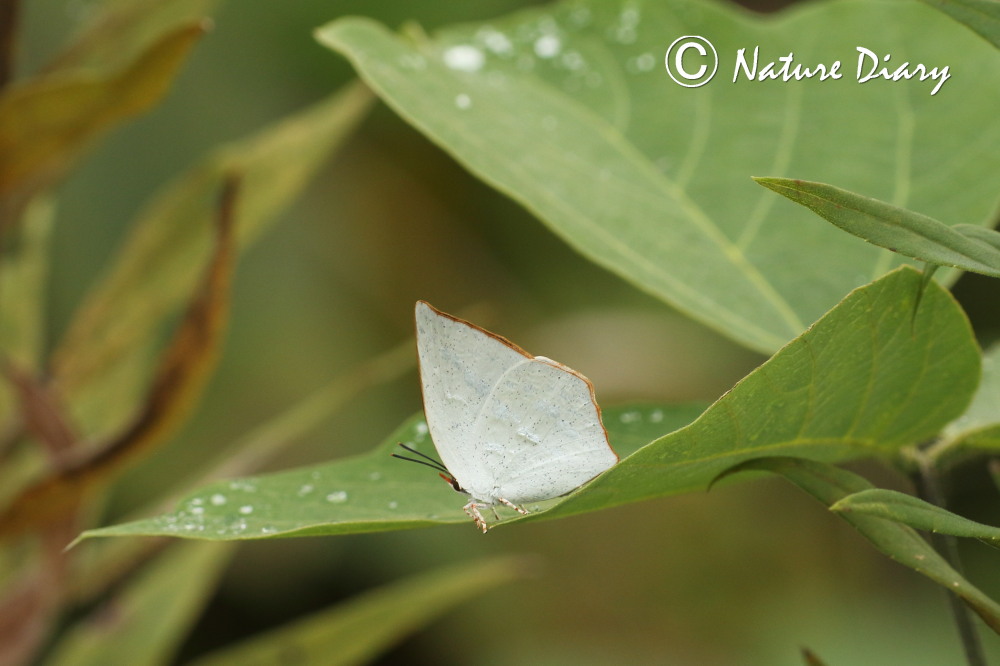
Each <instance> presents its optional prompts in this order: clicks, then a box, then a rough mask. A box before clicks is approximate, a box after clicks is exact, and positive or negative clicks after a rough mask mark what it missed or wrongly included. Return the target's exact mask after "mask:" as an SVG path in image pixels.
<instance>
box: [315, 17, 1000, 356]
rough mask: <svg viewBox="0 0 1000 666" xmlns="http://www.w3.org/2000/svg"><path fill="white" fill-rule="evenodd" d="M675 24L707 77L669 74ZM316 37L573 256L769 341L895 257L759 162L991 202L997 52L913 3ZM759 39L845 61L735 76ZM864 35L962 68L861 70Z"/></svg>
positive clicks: (893, 50) (975, 205)
mask: <svg viewBox="0 0 1000 666" xmlns="http://www.w3.org/2000/svg"><path fill="white" fill-rule="evenodd" d="M887 26H891V29H887ZM681 35H703V36H707V37H708V38H710V39H711V40H712V43H713V45H714V48H715V50H716V51H717V53H718V57H719V71H718V74H717V76H716V78H715V79H714V80H713V81H711V82H710V83H709V84H708V85H705V86H703V87H700V88H682V87H680V86H678V85H675V84H674V83H673V82H672V81H671V79H670V77H669V76H668V75H667V72H666V71H665V69H664V52H665V49H666V47H667V46H668V45H669V44H670V41H671V40H672V39H675V38H676V37H679V36H681ZM928 35H933V39H928V37H927V36H928ZM317 36H318V38H319V40H320V41H321V42H322V43H323V44H325V45H327V46H329V47H330V48H332V49H334V50H336V51H338V52H339V53H341V54H343V55H344V56H345V57H347V58H348V59H349V60H350V61H351V63H352V64H353V65H354V67H355V69H356V70H357V71H358V73H359V75H360V76H361V77H362V78H363V79H364V80H365V81H366V82H367V83H368V84H369V85H370V86H371V87H372V89H373V90H375V92H376V93H377V94H378V95H379V96H380V97H381V98H382V99H383V100H385V102H386V103H387V104H388V105H389V106H390V107H392V108H393V109H394V110H395V111H396V112H397V113H399V115H400V116H401V117H402V118H403V119H404V120H406V121H407V122H409V123H411V124H412V125H413V126H414V127H416V128H417V129H418V130H419V131H421V132H423V133H424V134H425V135H427V136H428V138H430V139H431V140H432V141H434V142H436V143H437V144H438V145H440V146H441V147H442V148H443V149H444V150H445V151H447V152H448V153H449V154H451V155H453V156H454V157H455V158H456V159H457V160H458V161H459V162H461V163H462V164H463V165H464V166H465V167H466V168H467V169H468V170H469V171H470V172H472V173H473V174H475V175H476V176H478V177H479V178H481V179H483V180H484V181H485V182H486V183H488V184H490V185H491V186H493V187H495V188H497V189H498V190H499V191H501V192H503V193H504V194H506V195H508V196H510V197H511V198H513V199H514V200H516V201H517V202H519V203H520V204H522V205H523V206H524V207H525V208H527V209H528V210H529V211H531V212H532V213H534V214H535V215H537V216H538V217H539V219H540V220H541V221H542V222H544V223H545V224H547V225H548V226H549V227H550V228H551V229H552V230H553V231H554V232H555V233H557V234H558V235H560V236H561V237H562V238H563V239H564V240H565V241H566V242H567V243H569V244H570V245H571V246H572V247H574V248H575V249H576V250H578V251H579V252H580V253H581V254H583V255H584V256H586V257H587V258H589V259H590V260H592V261H594V262H595V263H597V264H599V265H601V266H604V267H605V268H607V269H609V270H611V271H613V272H615V273H617V274H619V275H621V276H622V277H624V278H625V279H627V280H629V281H631V282H632V283H633V284H635V285H636V286H637V287H639V288H641V289H643V290H645V291H648V292H649V293H651V294H653V295H655V296H657V297H659V298H661V299H663V300H665V301H667V302H669V303H671V304H672V305H674V306H675V307H677V308H678V309H680V310H681V311H683V312H685V313H687V314H688V315H690V316H692V317H694V318H697V319H699V320H700V321H702V322H704V323H705V324H707V325H708V326H711V327H713V328H715V329H717V330H719V331H720V332H721V333H722V334H724V335H727V336H729V337H730V338H732V339H734V340H736V341H737V342H739V343H741V344H744V345H747V346H749V347H751V348H754V349H757V350H760V351H763V352H765V353H773V352H774V351H775V350H777V349H778V348H779V347H780V346H781V345H782V344H784V343H785V342H786V341H788V340H789V339H791V338H792V337H794V336H795V335H798V334H799V333H800V332H801V331H802V330H803V329H804V328H805V327H806V326H807V325H808V324H809V323H810V322H812V321H815V320H816V319H817V318H819V317H820V316H821V315H822V314H823V313H824V312H826V311H827V310H829V309H830V308H831V307H833V306H834V305H835V304H836V303H837V301H839V300H840V298H842V297H843V295H844V294H845V293H847V292H849V291H850V290H851V289H853V288H855V287H858V286H861V285H862V284H864V283H866V282H868V281H869V280H872V279H875V278H876V277H878V276H880V275H883V274H884V273H885V272H887V271H888V270H891V269H892V268H893V266H895V265H898V264H901V263H905V262H906V260H905V259H904V258H903V257H899V256H896V255H893V254H891V253H888V252H884V251H882V250H879V249H877V248H874V247H869V246H865V245H863V244H860V243H856V242H855V241H854V239H852V238H850V237H848V236H847V235H845V234H841V233H838V232H837V230H836V229H833V228H832V227H828V226H827V225H822V224H814V223H810V221H809V217H808V216H807V215H805V214H804V211H801V210H797V209H796V208H795V207H792V206H787V205H784V204H782V203H781V202H780V201H778V200H777V199H776V198H775V197H771V196H769V195H768V194H766V193H764V192H761V191H759V190H757V188H755V187H754V185H753V183H752V182H751V181H750V179H749V176H750V175H751V174H754V173H771V174H775V175H778V176H785V175H790V174H803V175H808V177H809V178H810V179H812V180H821V181H826V182H836V183H839V184H841V185H842V186H844V187H846V188H850V189H855V190H858V191H860V190H862V188H863V189H864V191H866V192H870V193H871V194H872V195H874V196H877V197H880V198H882V199H884V200H886V201H891V202H893V203H894V204H896V205H899V206H906V207H909V208H912V209H914V210H922V211H925V212H926V213H927V214H928V215H931V216H934V217H936V218H938V219H945V220H962V221H967V222H979V221H982V222H983V223H985V222H986V220H988V219H990V216H991V215H992V214H993V213H994V211H995V210H996V208H997V204H998V201H1000V197H998V191H997V188H996V183H995V178H994V177H993V174H995V173H997V172H998V171H1000V151H996V150H994V149H993V147H994V146H995V145H996V144H997V140H998V138H1000V115H998V114H997V113H996V102H995V99H994V98H993V97H992V96H991V95H990V94H989V91H988V87H984V86H983V85H982V83H981V82H982V81H984V80H989V78H990V77H993V78H996V76H997V75H1000V61H998V59H997V58H996V52H995V51H994V50H993V49H992V48H990V47H989V46H988V45H987V44H984V43H982V41H981V40H979V39H977V38H975V37H973V36H972V35H970V34H968V31H967V30H965V29H964V28H963V27H962V26H959V25H957V24H955V23H954V22H953V21H950V20H949V19H947V17H944V16H941V15H940V13H938V12H935V11H933V10H931V9H929V8H927V7H924V6H921V5H920V4H919V3H911V2H874V1H873V2H863V3H862V2H850V1H830V2H820V3H806V4H805V5H803V6H801V7H799V8H796V9H793V10H790V11H786V12H781V13H777V14H773V15H768V16H767V17H764V18H760V17H757V16H753V15H748V14H746V13H744V12H741V11H739V10H738V8H736V7H735V6H732V5H729V4H723V3H706V2H702V1H700V0H673V1H672V2H669V3H656V2H648V1H647V2H644V1H641V0H638V1H636V2H629V3H628V4H626V5H622V4H620V3H613V2H603V1H601V0H572V1H566V2H555V3H551V4H548V5H546V6H544V7H539V8H535V9H532V10H529V11H522V12H517V13H515V14H512V15H510V16H506V17H500V18H497V19H494V20H491V21H488V22H485V23H479V24H466V25H461V26H456V27H452V28H448V29H445V30H442V31H441V32H439V33H436V34H435V35H433V36H432V37H431V38H426V37H423V36H421V35H419V34H418V33H417V31H410V33H409V34H407V35H404V36H400V35H395V34H392V33H390V32H389V31H388V30H386V29H385V28H384V27H382V26H379V25H378V24H376V23H374V22H372V21H370V20H367V19H361V18H347V19H341V20H338V21H335V22H333V23H330V24H328V25H326V26H323V27H322V28H320V29H319V31H318V32H317ZM754 45H760V46H759V48H760V54H759V60H760V68H761V69H763V68H764V67H765V63H768V64H769V63H771V62H772V61H775V60H776V58H778V57H785V56H787V54H788V53H790V52H794V54H795V62H796V63H801V64H802V65H803V66H812V65H814V64H815V63H832V62H835V61H842V62H843V65H844V74H845V75H844V76H843V77H842V79H840V80H828V81H820V80H818V78H813V79H807V80H801V81H793V82H783V81H757V80H754V81H747V80H746V78H745V77H742V76H741V77H740V80H739V81H737V82H736V83H733V81H732V79H733V70H734V68H735V66H734V62H735V60H736V53H737V52H738V50H739V49H747V52H746V55H747V58H748V59H752V58H753V54H752V52H753V48H754ZM859 45H868V46H869V47H871V48H875V49H877V50H878V55H879V56H882V55H889V54H891V55H892V56H893V58H898V57H901V56H899V54H906V59H907V60H908V61H911V62H913V63H916V62H920V63H924V64H925V65H926V66H928V67H943V66H948V67H949V68H950V70H951V71H952V72H954V74H953V75H952V76H951V78H950V79H948V80H947V81H946V82H945V83H944V84H943V86H942V87H941V88H940V89H939V90H938V91H937V93H936V94H934V95H933V96H932V95H931V91H932V90H933V88H934V82H932V81H929V80H925V81H923V82H921V83H919V84H917V83H916V78H914V79H912V80H910V81H908V82H906V83H904V82H901V81H896V82H892V81H870V82H868V83H865V84H863V85H862V84H859V83H858V82H857V80H856V76H854V71H855V70H856V63H857V61H858V58H859V53H858V50H857V47H858V46H859ZM892 62H895V60H893V61H892ZM779 65H780V63H779ZM758 71H759V70H758ZM958 72H977V75H976V76H973V77H967V78H966V77H960V76H959V75H958ZM748 110H752V112H750V113H748ZM942 164H946V165H947V169H948V177H947V178H942V177H941V175H940V174H941V165H942ZM955 182H961V183H962V184H963V186H962V187H960V188H955V187H953V186H951V185H950V184H951V183H955ZM946 277H947V279H950V280H953V279H955V277H956V272H955V271H950V272H949V274H948V275H947V276H946Z"/></svg>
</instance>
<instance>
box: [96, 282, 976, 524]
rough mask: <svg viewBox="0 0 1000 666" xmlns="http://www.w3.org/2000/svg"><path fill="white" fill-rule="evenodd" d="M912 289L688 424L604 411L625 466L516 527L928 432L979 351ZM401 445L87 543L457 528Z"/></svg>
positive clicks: (450, 510) (455, 503)
mask: <svg viewBox="0 0 1000 666" xmlns="http://www.w3.org/2000/svg"><path fill="white" fill-rule="evenodd" d="M920 280H921V278H920V274H919V273H918V272H917V271H915V270H913V269H910V268H903V269H899V270H897V271H894V272H893V273H891V274H889V275H887V276H886V277H884V278H882V279H881V280H879V281H877V282H875V283H873V284H871V285H869V286H867V287H864V288H862V289H858V290H857V291H855V292H854V293H853V294H851V295H850V296H848V298H847V299H845V300H844V302H843V303H841V304H840V305H839V306H837V307H836V308H834V309H833V310H831V311H830V313H829V314H827V316H825V317H824V318H823V319H821V320H820V321H819V322H817V323H816V324H815V325H814V326H813V327H812V328H810V329H809V330H808V331H807V332H806V333H804V334H802V335H801V336H800V337H799V338H798V339H796V340H794V341H792V342H791V343H789V344H788V345H787V346H786V347H785V348H784V349H782V350H781V351H780V352H778V354H776V355H775V356H774V357H773V358H772V359H770V360H769V361H768V362H767V363H765V364H764V365H763V366H761V367H760V368H758V369H757V370H756V371H754V372H753V373H751V374H750V375H749V376H747V377H746V378H745V379H744V380H743V381H741V382H740V383H739V384H738V385H737V386H736V387H735V388H733V389H732V390H731V391H730V392H729V393H727V394H726V395H724V396H723V397H722V398H720V399H719V401H718V402H716V403H715V404H714V405H712V407H711V408H709V409H708V410H707V411H705V412H704V413H703V414H702V415H701V416H700V417H698V418H697V420H694V419H695V416H697V414H698V410H697V409H692V408H686V409H679V408H664V407H645V408H641V407H625V408H614V409H607V410H605V411H604V424H605V427H606V428H607V430H608V435H609V437H610V438H611V444H612V446H613V447H614V449H615V451H616V452H617V453H618V454H619V456H620V457H621V458H622V460H621V462H619V463H618V464H617V465H615V466H614V467H612V468H611V469H610V470H608V471H607V472H605V473H604V474H602V475H601V476H598V477H597V478H596V479H594V480H593V481H591V482H590V483H588V484H585V485H584V486H583V487H581V488H580V489H578V490H576V491H574V492H573V493H570V494H569V495H568V496H566V497H563V498H557V499H554V500H549V501H547V502H544V503H538V504H537V505H534V504H530V505H529V506H528V507H527V508H528V509H530V510H531V511H532V512H533V513H532V514H531V515H528V516H525V517H523V518H516V519H515V520H535V519H538V518H551V517H556V516H566V515H571V514H575V513H581V512H585V511H595V510H598V509H602V508H607V507H611V506H616V505H619V504H624V503H627V502H636V501H640V500H643V499H649V498H653V497H660V496H664V495H670V494H676V493H681V492H688V491H691V490H695V489H704V488H705V487H707V486H708V484H709V483H710V482H711V481H712V479H713V478H715V476H716V475H717V474H719V473H720V472H721V471H722V470H724V469H726V468H728V467H731V466H732V465H735V464H737V463H739V462H740V461H742V460H747V459H750V458H756V457H760V456H762V455H788V454H794V455H797V456H806V457H816V458H821V459H840V458H848V457H852V456H853V457H857V456H861V455H871V454H878V453H890V452H892V451H894V450H895V449H896V448H898V447H900V446H903V445H907V444H910V443H913V442H916V441H921V440H924V439H926V438H928V437H930V436H932V435H934V434H936V433H937V432H938V431H939V430H940V429H941V427H943V426H944V424H946V423H947V422H948V421H950V420H951V419H953V418H954V417H955V416H956V415H957V414H960V413H961V412H962V411H963V410H964V409H965V407H966V406H967V404H968V402H969V399H970V397H971V396H972V393H973V391H974V390H975V385H976V377H977V376H978V368H979V353H978V350H977V347H976V344H975V341H974V339H973V337H972V332H971V330H970V328H969V324H968V321H967V320H966V319H965V317H964V315H963V313H962V311H961V310H960V309H959V307H958V306H957V304H956V303H955V302H954V300H952V298H951V296H950V294H948V292H946V291H945V290H944V289H942V288H941V287H940V286H938V285H936V284H933V283H932V284H931V285H928V287H927V289H926V291H925V292H924V296H923V298H922V300H921V302H920V307H919V310H917V312H916V315H915V316H914V312H913V308H914V307H916V303H915V301H916V298H917V295H918V293H919V287H920ZM692 420H694V422H693V423H691V421H692ZM688 423H691V424H690V425H687V424H688ZM682 426H687V427H682ZM665 433H670V434H666V435H665ZM657 438H658V439H657ZM397 442H405V443H407V444H408V445H410V446H415V447H417V448H418V449H421V450H423V451H424V452H426V453H433V449H432V448H431V447H432V443H431V442H430V439H429V437H428V435H427V427H426V425H425V424H424V422H423V420H422V419H420V418H418V417H415V418H414V419H412V420H411V421H410V422H409V423H407V424H405V425H404V426H403V427H402V428H401V429H400V430H398V431H397V432H396V433H394V434H393V435H392V436H391V437H390V438H389V439H388V440H386V441H385V442H384V443H383V445H382V446H381V447H380V448H379V449H377V450H376V451H374V452H373V453H370V454H367V455H364V456H360V457H357V458H351V459H347V460H342V461H334V462H331V463H328V464H325V465H318V466H316V467H311V468H303V469H298V470H291V471H288V472H282V473H279V474H274V475H266V476H261V477H257V478H249V479H242V480H235V481H230V482H224V483H218V484H213V485H209V486H207V487H205V488H202V489H201V490H200V491H199V492H197V493H194V494H192V495H189V496H188V497H187V498H186V499H185V500H184V501H182V502H181V503H180V505H179V506H178V509H177V510H176V511H174V512H173V513H170V514H166V515H162V516H159V517H157V518H153V519H150V520H145V521H138V522H134V523H127V524H124V525H118V526H114V527H106V528H102V529H98V530H90V531H88V532H86V533H84V535H83V536H84V537H90V536H112V535H127V534H158V535H173V536H184V537H192V538H204V539H240V538H245V539H249V538H265V537H268V536H272V535H281V534H286V535H292V534H294V535H296V536H303V535H314V534H343V533H349V532H369V531H375V530H390V529H403V528H414V527H424V526H428V525H432V524H440V523H454V522H467V521H468V518H467V516H465V514H464V513H463V512H462V510H461V505H462V504H463V503H464V501H463V500H462V499H461V498H460V497H457V496H456V495H455V494H454V492H453V491H452V490H451V489H450V487H449V486H448V485H447V484H444V483H442V482H441V480H440V479H439V478H438V477H437V476H436V475H435V474H433V473H430V472H428V471H427V470H426V469H424V468H423V467H421V466H419V465H409V464H405V463H402V462H400V461H397V460H393V459H390V458H389V454H390V453H391V452H392V451H393V450H394V449H395V446H396V443H397ZM648 442H651V443H649V444H648V445H646V444H647V443H648ZM504 511H505V512H506V510H504ZM505 515H509V514H507V513H505Z"/></svg>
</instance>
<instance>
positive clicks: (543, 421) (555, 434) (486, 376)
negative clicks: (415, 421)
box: [416, 301, 618, 503]
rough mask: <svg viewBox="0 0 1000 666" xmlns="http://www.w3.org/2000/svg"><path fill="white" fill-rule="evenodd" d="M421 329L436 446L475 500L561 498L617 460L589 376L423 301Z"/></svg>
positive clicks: (427, 405) (422, 371)
mask: <svg viewBox="0 0 1000 666" xmlns="http://www.w3.org/2000/svg"><path fill="white" fill-rule="evenodd" d="M416 321H417V350H418V354H419V358H420V376H421V383H422V386H423V394H424V411H425V413H426V416H427V425H428V428H429V430H430V434H431V438H432V439H433V440H434V444H435V446H436V448H437V451H438V454H439V455H440V456H441V460H442V461H443V462H444V464H445V465H446V466H447V467H448V469H449V471H450V472H451V473H452V474H453V475H454V476H455V478H456V479H457V480H458V482H459V484H460V485H461V486H462V487H463V488H464V489H465V490H466V491H468V492H469V494H470V495H472V497H473V498H475V499H479V500H482V501H485V502H493V501H495V500H496V499H497V498H500V497H503V498H504V499H507V500H509V501H511V502H515V503H520V502H528V501H533V500H540V499H547V498H550V497H558V496H559V495H563V494H565V493H567V492H569V491H570V490H573V489H574V488H576V487H577V486H579V485H581V484H583V483H585V482H586V481H588V480H590V479H591V478H593V477H594V476H596V475H597V474H599V473H601V472H602V471H604V470H605V469H607V468H609V467H611V466H612V465H614V464H615V463H616V462H617V461H618V456H617V455H615V453H614V451H612V449H611V447H610V445H609V444H608V439H607V433H606V432H605V431H604V427H603V425H601V418H600V409H599V408H598V406H597V402H596V400H595V399H594V393H593V388H592V387H591V385H590V382H589V381H587V379H586V378H585V377H583V376H582V375H580V374H578V373H576V372H575V371H573V370H571V369H569V368H567V367H565V366H563V365H560V364H558V363H556V362H554V361H550V360H548V359H545V358H541V357H537V358H536V357H532V356H531V355H529V354H528V353H526V352H525V351H524V350H522V349H520V348H519V347H517V346H516V345H514V344H512V343H510V342H509V341H507V340H506V339H504V338H501V337H500V336H497V335H494V334H492V333H489V332H487V331H485V330H483V329H481V328H479V327H477V326H474V325H473V324H469V323H468V322H465V321H462V320H460V319H457V318H454V317H451V316H450V315H447V314H444V313H442V312H439V311H438V310H435V309H434V308H433V307H431V306H430V305H428V304H427V303H424V302H423V301H420V302H418V303H417V307H416Z"/></svg>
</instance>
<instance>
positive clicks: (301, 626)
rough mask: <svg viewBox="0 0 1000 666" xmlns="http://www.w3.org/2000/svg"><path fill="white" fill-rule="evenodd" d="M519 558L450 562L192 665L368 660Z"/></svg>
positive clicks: (507, 572)
mask: <svg viewBox="0 0 1000 666" xmlns="http://www.w3.org/2000/svg"><path fill="white" fill-rule="evenodd" d="M526 564H527V562H525V561H524V560H523V559H515V558H504V559H492V560H487V561H485V562H473V563H471V564H468V563H466V564H460V565H455V566H450V567H446V568H442V569H438V570H436V571H433V572H430V573H425V574H421V575H419V576H413V577H411V578H409V579H406V580H403V581H401V582H398V583H393V584H391V585H387V586H385V587H382V588H379V589H376V590H373V591H371V592H367V593H365V594H363V595H361V596H359V597H355V598H354V599H351V600H349V601H346V602H344V603H342V604H340V605H338V606H336V607H333V608H330V609H328V610H325V611H322V612H320V613H316V614H315V615H313V616H311V617H307V618H305V619H303V620H299V621H297V622H294V623H292V624H290V625H287V626H284V627H281V628H279V629H276V630H273V631H269V632H267V633H265V634H263V635H261V636H258V637H255V638H252V639H250V640H247V641H245V642H243V643H241V644H239V645H237V646H235V647H231V648H223V649H222V650H219V651H218V652H215V653H212V654H210V655H208V656H207V657H204V658H202V659H197V660H195V661H194V662H193V663H194V664H195V665H196V666H227V665H230V664H232V665H234V666H235V665H239V666H243V665H245V664H247V665H254V664H261V665H265V664H278V663H284V661H286V660H287V658H288V655H289V654H294V655H295V659H296V661H297V663H302V664H328V665H329V666H347V665H348V664H367V663H371V661H372V659H374V658H375V657H376V656H378V655H379V654H381V653H383V652H385V651H386V650H387V649H388V648H390V647H391V646H392V645H394V644H395V643H397V642H398V641H399V640H400V639H401V638H403V637H404V636H407V635H409V634H412V633H413V632H414V631H416V630H417V629H419V628H420V627H422V626H424V625H426V624H428V623H429V622H431V621H432V620H434V619H435V618H437V617H438V616H440V615H442V614H443V613H445V612H446V611H448V610H450V609H451V608H452V607H454V606H457V605H458V604H460V603H462V602H464V601H467V600H468V599H471V598H473V597H476V596H478V595H480V594H482V593H483V592H486V591H487V590H490V589H491V588H494V587H496V586H498V585H501V584H504V583H508V582H510V581H513V580H516V579H518V578H521V577H523V576H524V573H525V565H526Z"/></svg>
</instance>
